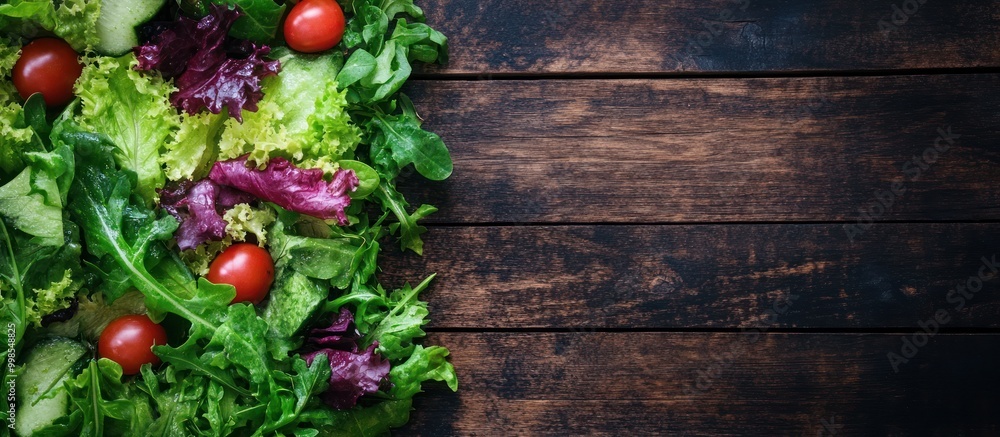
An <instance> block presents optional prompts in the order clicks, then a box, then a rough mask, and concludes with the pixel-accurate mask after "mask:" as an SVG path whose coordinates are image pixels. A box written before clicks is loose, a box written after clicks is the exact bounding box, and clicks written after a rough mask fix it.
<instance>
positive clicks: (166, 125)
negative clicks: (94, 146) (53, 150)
mask: <svg viewBox="0 0 1000 437" xmlns="http://www.w3.org/2000/svg"><path fill="white" fill-rule="evenodd" d="M135 64H136V63H135V57H134V56H133V55H131V54H129V55H126V56H123V57H121V58H107V57H99V58H96V59H94V60H92V61H91V62H89V63H87V65H86V66H85V67H84V69H83V74H82V75H81V76H80V79H79V80H78V81H77V82H76V87H75V91H76V95H77V96H79V97H80V101H81V111H80V114H79V115H78V116H77V117H76V122H77V123H78V124H79V125H80V126H81V127H82V128H83V129H84V130H86V131H89V132H100V133H101V134H104V135H107V136H108V137H109V138H110V139H111V142H112V143H113V144H114V145H115V149H114V156H115V161H116V162H117V163H118V164H119V165H120V166H121V167H122V168H124V169H125V170H129V171H132V172H135V174H136V175H138V187H137V189H136V191H137V192H138V193H139V194H140V195H141V196H142V197H143V199H145V200H146V201H147V202H151V201H152V199H153V198H154V197H155V196H156V190H157V189H158V188H162V187H163V183H164V174H163V170H162V168H161V166H160V149H161V147H163V145H164V144H165V143H166V142H167V141H168V139H170V138H171V136H172V133H173V130H174V129H176V128H177V127H178V125H179V124H180V122H179V120H180V118H179V116H178V114H177V110H176V109H174V107H173V106H171V105H170V101H169V97H170V93H171V92H173V91H174V88H173V87H172V86H171V85H170V84H168V83H167V82H165V81H163V79H162V78H160V77H159V76H158V75H156V74H141V73H139V72H138V71H135V69H134V68H133V67H134V66H135Z"/></svg>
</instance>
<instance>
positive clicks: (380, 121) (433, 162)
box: [371, 114, 453, 181]
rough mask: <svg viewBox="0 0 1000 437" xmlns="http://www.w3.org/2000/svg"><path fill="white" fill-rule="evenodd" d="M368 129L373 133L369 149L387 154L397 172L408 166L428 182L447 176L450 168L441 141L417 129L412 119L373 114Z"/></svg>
mask: <svg viewBox="0 0 1000 437" xmlns="http://www.w3.org/2000/svg"><path fill="white" fill-rule="evenodd" d="M372 125H373V127H374V128H375V129H376V130H375V135H374V137H373V139H372V140H371V144H372V148H373V149H374V148H383V149H388V150H391V151H392V157H393V159H394V160H395V161H396V164H397V165H398V166H399V167H400V168H402V167H405V166H407V165H409V164H410V163H412V164H413V165H414V167H416V169H417V171H418V172H420V174H421V175H423V176H424V177H426V178H427V179H430V180H432V181H442V180H445V179H447V178H448V176H451V172H452V169H453V165H452V162H451V155H450V154H449V153H448V148H447V147H445V145H444V141H442V140H441V137H439V136H438V135H437V134H435V133H431V132H428V131H425V130H423V129H421V128H420V123H419V122H418V121H417V120H416V119H415V118H412V117H407V116H406V115H405V114H404V115H396V116H390V115H378V114H376V115H375V118H373V119H372Z"/></svg>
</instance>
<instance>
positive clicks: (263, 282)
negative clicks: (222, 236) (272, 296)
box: [205, 243, 274, 305]
mask: <svg viewBox="0 0 1000 437" xmlns="http://www.w3.org/2000/svg"><path fill="white" fill-rule="evenodd" d="M205 279H208V281H209V282H212V283H214V284H229V285H232V286H233V287H236V297H235V298H234V299H233V302H232V303H237V302H250V303H253V304H254V305H257V304H259V303H260V301H262V300H264V296H267V291H268V290H270V289H271V283H272V282H274V261H273V260H272V259H271V254H269V253H267V251H266V250H264V249H261V248H260V247H258V246H257V245H256V244H250V243H239V244H234V245H232V246H229V248H227V249H226V250H224V251H222V253H220V254H219V256H217V257H215V260H213V261H212V265H211V266H209V268H208V276H205Z"/></svg>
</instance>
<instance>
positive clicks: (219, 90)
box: [135, 5, 281, 122]
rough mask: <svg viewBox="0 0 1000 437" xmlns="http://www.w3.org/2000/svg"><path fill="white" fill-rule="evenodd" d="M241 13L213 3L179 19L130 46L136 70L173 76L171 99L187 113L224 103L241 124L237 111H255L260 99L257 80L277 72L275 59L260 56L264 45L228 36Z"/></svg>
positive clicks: (218, 109)
mask: <svg viewBox="0 0 1000 437" xmlns="http://www.w3.org/2000/svg"><path fill="white" fill-rule="evenodd" d="M242 15H243V13H242V12H240V11H239V10H236V9H232V10H231V9H228V8H227V7H225V6H218V5H213V6H212V7H211V8H210V10H209V14H208V15H207V16H205V18H202V19H201V20H198V21H196V20H193V19H191V18H187V17H183V16H181V17H178V18H177V21H175V22H173V23H170V24H167V25H164V26H162V28H163V30H162V31H161V32H160V33H158V34H156V35H155V36H153V37H152V38H151V39H150V41H149V42H148V43H146V44H144V45H142V46H139V47H136V48H135V55H136V58H138V60H139V65H138V67H137V68H138V69H140V70H145V71H149V70H158V71H159V72H160V73H161V74H163V76H164V77H166V78H176V81H175V84H176V85H177V92H175V93H174V94H173V95H172V96H171V97H170V102H171V103H172V104H173V105H174V106H176V107H178V108H181V109H183V110H185V111H187V112H188V113H189V114H196V113H198V111H201V110H202V109H203V108H207V109H208V110H209V111H212V112H213V113H215V114H218V113H220V112H222V108H223V107H225V108H227V109H228V111H229V115H230V116H232V117H234V118H236V119H237V120H239V121H241V122H242V121H243V117H242V115H241V111H242V110H243V109H246V110H249V111H256V110H257V102H259V101H260V99H261V98H263V97H264V94H263V92H262V91H261V87H260V80H261V79H262V78H264V77H266V76H269V75H273V74H278V72H279V71H280V70H281V64H280V63H279V62H278V61H266V60H264V56H267V54H268V53H270V51H271V49H270V48H269V47H268V46H265V45H257V44H255V43H252V42H250V41H245V40H237V39H234V38H229V37H227V34H228V33H229V29H230V28H231V27H232V26H233V23H235V22H236V20H237V19H238V18H239V17H240V16H242Z"/></svg>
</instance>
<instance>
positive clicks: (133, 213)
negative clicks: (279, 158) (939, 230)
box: [62, 132, 235, 339]
mask: <svg viewBox="0 0 1000 437" xmlns="http://www.w3.org/2000/svg"><path fill="white" fill-rule="evenodd" d="M62 139H63V141H65V142H67V143H71V144H74V145H75V147H76V150H77V155H76V158H77V169H78V171H77V177H76V180H74V181H73V186H72V188H71V189H70V193H71V196H70V197H71V200H70V210H71V212H72V213H73V214H74V216H75V217H77V219H78V222H79V223H80V225H81V227H82V230H83V235H84V239H85V241H86V242H87V248H88V251H89V252H90V253H91V254H93V255H94V256H96V257H98V258H105V257H106V259H108V260H111V261H113V262H114V263H115V264H117V266H118V267H119V268H120V269H122V270H123V271H125V272H126V273H127V274H128V276H129V279H130V280H131V281H132V284H133V285H134V286H135V287H136V288H137V289H139V291H140V292H142V293H143V294H144V295H145V297H146V306H147V307H148V308H149V310H150V312H151V317H153V318H154V320H158V319H160V318H162V314H163V313H167V312H169V313H174V314H177V315H179V316H181V317H184V318H185V319H187V320H189V321H191V323H192V336H191V338H195V339H197V338H200V337H203V336H205V335H207V334H209V333H211V332H215V330H216V329H218V327H219V325H220V324H221V321H222V319H223V318H224V315H225V311H224V309H225V308H226V306H227V305H228V304H229V302H230V301H231V300H232V299H233V296H235V290H234V289H233V288H232V287H231V286H217V285H212V284H210V283H209V282H208V281H205V280H202V281H201V282H200V283H199V284H198V286H197V289H198V292H197V293H196V294H195V295H194V296H191V297H186V296H179V295H178V294H177V293H176V292H175V291H174V290H173V289H171V288H168V287H166V286H164V285H163V284H162V283H161V282H159V281H158V280H157V279H156V278H154V277H153V275H151V274H150V273H149V271H148V270H147V268H146V264H145V259H146V256H147V253H148V251H149V248H150V246H151V245H153V244H154V243H157V242H158V241H159V240H165V239H169V238H171V237H172V236H173V231H174V230H175V229H176V228H177V220H175V219H174V218H173V217H170V216H166V217H163V218H161V219H153V218H152V215H151V214H149V213H148V212H147V213H145V214H143V212H146V211H147V210H146V209H145V206H144V205H142V204H140V205H136V204H134V203H131V202H130V201H129V198H130V195H131V193H132V189H133V187H134V181H135V174H134V173H132V172H130V171H127V170H126V171H120V170H119V169H118V168H116V167H115V165H114V163H113V162H112V160H111V157H110V153H108V149H109V147H108V145H107V139H106V138H102V137H99V136H96V135H93V134H87V133H79V132H66V133H63V135H62ZM127 217H138V218H140V220H138V223H134V224H132V225H131V226H129V222H128V220H126V218H127ZM130 229H132V230H133V232H134V235H129V234H130V233H131V232H128V231H129V230H130ZM126 237H131V238H126Z"/></svg>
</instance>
